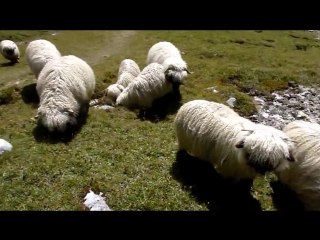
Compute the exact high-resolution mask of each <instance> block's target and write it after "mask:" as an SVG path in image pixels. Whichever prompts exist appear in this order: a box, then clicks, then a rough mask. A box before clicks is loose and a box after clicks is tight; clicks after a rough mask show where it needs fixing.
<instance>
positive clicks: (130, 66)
mask: <svg viewBox="0 0 320 240" xmlns="http://www.w3.org/2000/svg"><path fill="white" fill-rule="evenodd" d="M139 74H140V68H139V66H138V64H137V63H136V62H135V61H133V60H131V59H124V60H123V61H122V62H121V63H120V66H119V71H118V79H117V82H116V83H117V84H120V85H122V86H123V87H127V86H128V85H129V83H131V82H133V80H134V78H135V77H137V76H138V75H139Z"/></svg>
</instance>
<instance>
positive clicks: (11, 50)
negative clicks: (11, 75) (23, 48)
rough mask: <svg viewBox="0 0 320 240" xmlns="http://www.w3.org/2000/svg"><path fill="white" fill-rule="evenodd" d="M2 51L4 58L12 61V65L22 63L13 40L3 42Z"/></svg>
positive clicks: (0, 47) (0, 44) (0, 48)
mask: <svg viewBox="0 0 320 240" xmlns="http://www.w3.org/2000/svg"><path fill="white" fill-rule="evenodd" d="M0 51H1V54H2V56H3V57H4V58H5V59H7V60H10V62H11V63H17V62H20V51H19V48H18V46H17V44H15V42H13V41H11V40H2V41H1V43H0Z"/></svg>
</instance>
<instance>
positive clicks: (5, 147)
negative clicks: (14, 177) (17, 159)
mask: <svg viewBox="0 0 320 240" xmlns="http://www.w3.org/2000/svg"><path fill="white" fill-rule="evenodd" d="M11 150H12V145H11V143H9V142H7V141H6V140H4V139H1V138H0V155H1V154H2V153H4V152H10V151H11Z"/></svg>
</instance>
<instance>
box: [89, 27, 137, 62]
mask: <svg viewBox="0 0 320 240" xmlns="http://www.w3.org/2000/svg"><path fill="white" fill-rule="evenodd" d="M135 34H136V32H135V31H119V32H118V33H117V35H116V36H115V37H114V39H112V41H111V42H108V43H107V44H106V46H105V48H103V49H99V50H97V51H93V52H92V54H91V56H90V57H87V58H84V60H85V61H87V63H88V64H89V65H91V66H95V65H97V64H99V62H100V61H101V60H102V59H103V58H105V57H109V56H110V55H115V54H117V53H118V52H120V51H121V50H122V48H123V47H124V46H125V45H126V44H127V43H128V40H129V39H130V37H132V36H134V35H135Z"/></svg>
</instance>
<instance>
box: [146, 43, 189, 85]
mask: <svg viewBox="0 0 320 240" xmlns="http://www.w3.org/2000/svg"><path fill="white" fill-rule="evenodd" d="M154 62H156V63H159V64H162V65H163V67H164V69H165V71H166V75H167V79H168V80H169V81H171V82H172V84H173V90H174V91H178V90H179V87H180V85H181V84H183V83H184V79H185V78H186V77H187V76H188V74H191V72H189V70H188V68H187V63H186V62H185V61H184V60H183V59H182V57H181V54H180V51H179V49H178V48H176V47H175V46H174V45H173V44H172V43H170V42H158V43H156V44H154V45H153V46H152V47H151V48H150V50H149V52H148V56H147V64H150V63H154Z"/></svg>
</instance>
